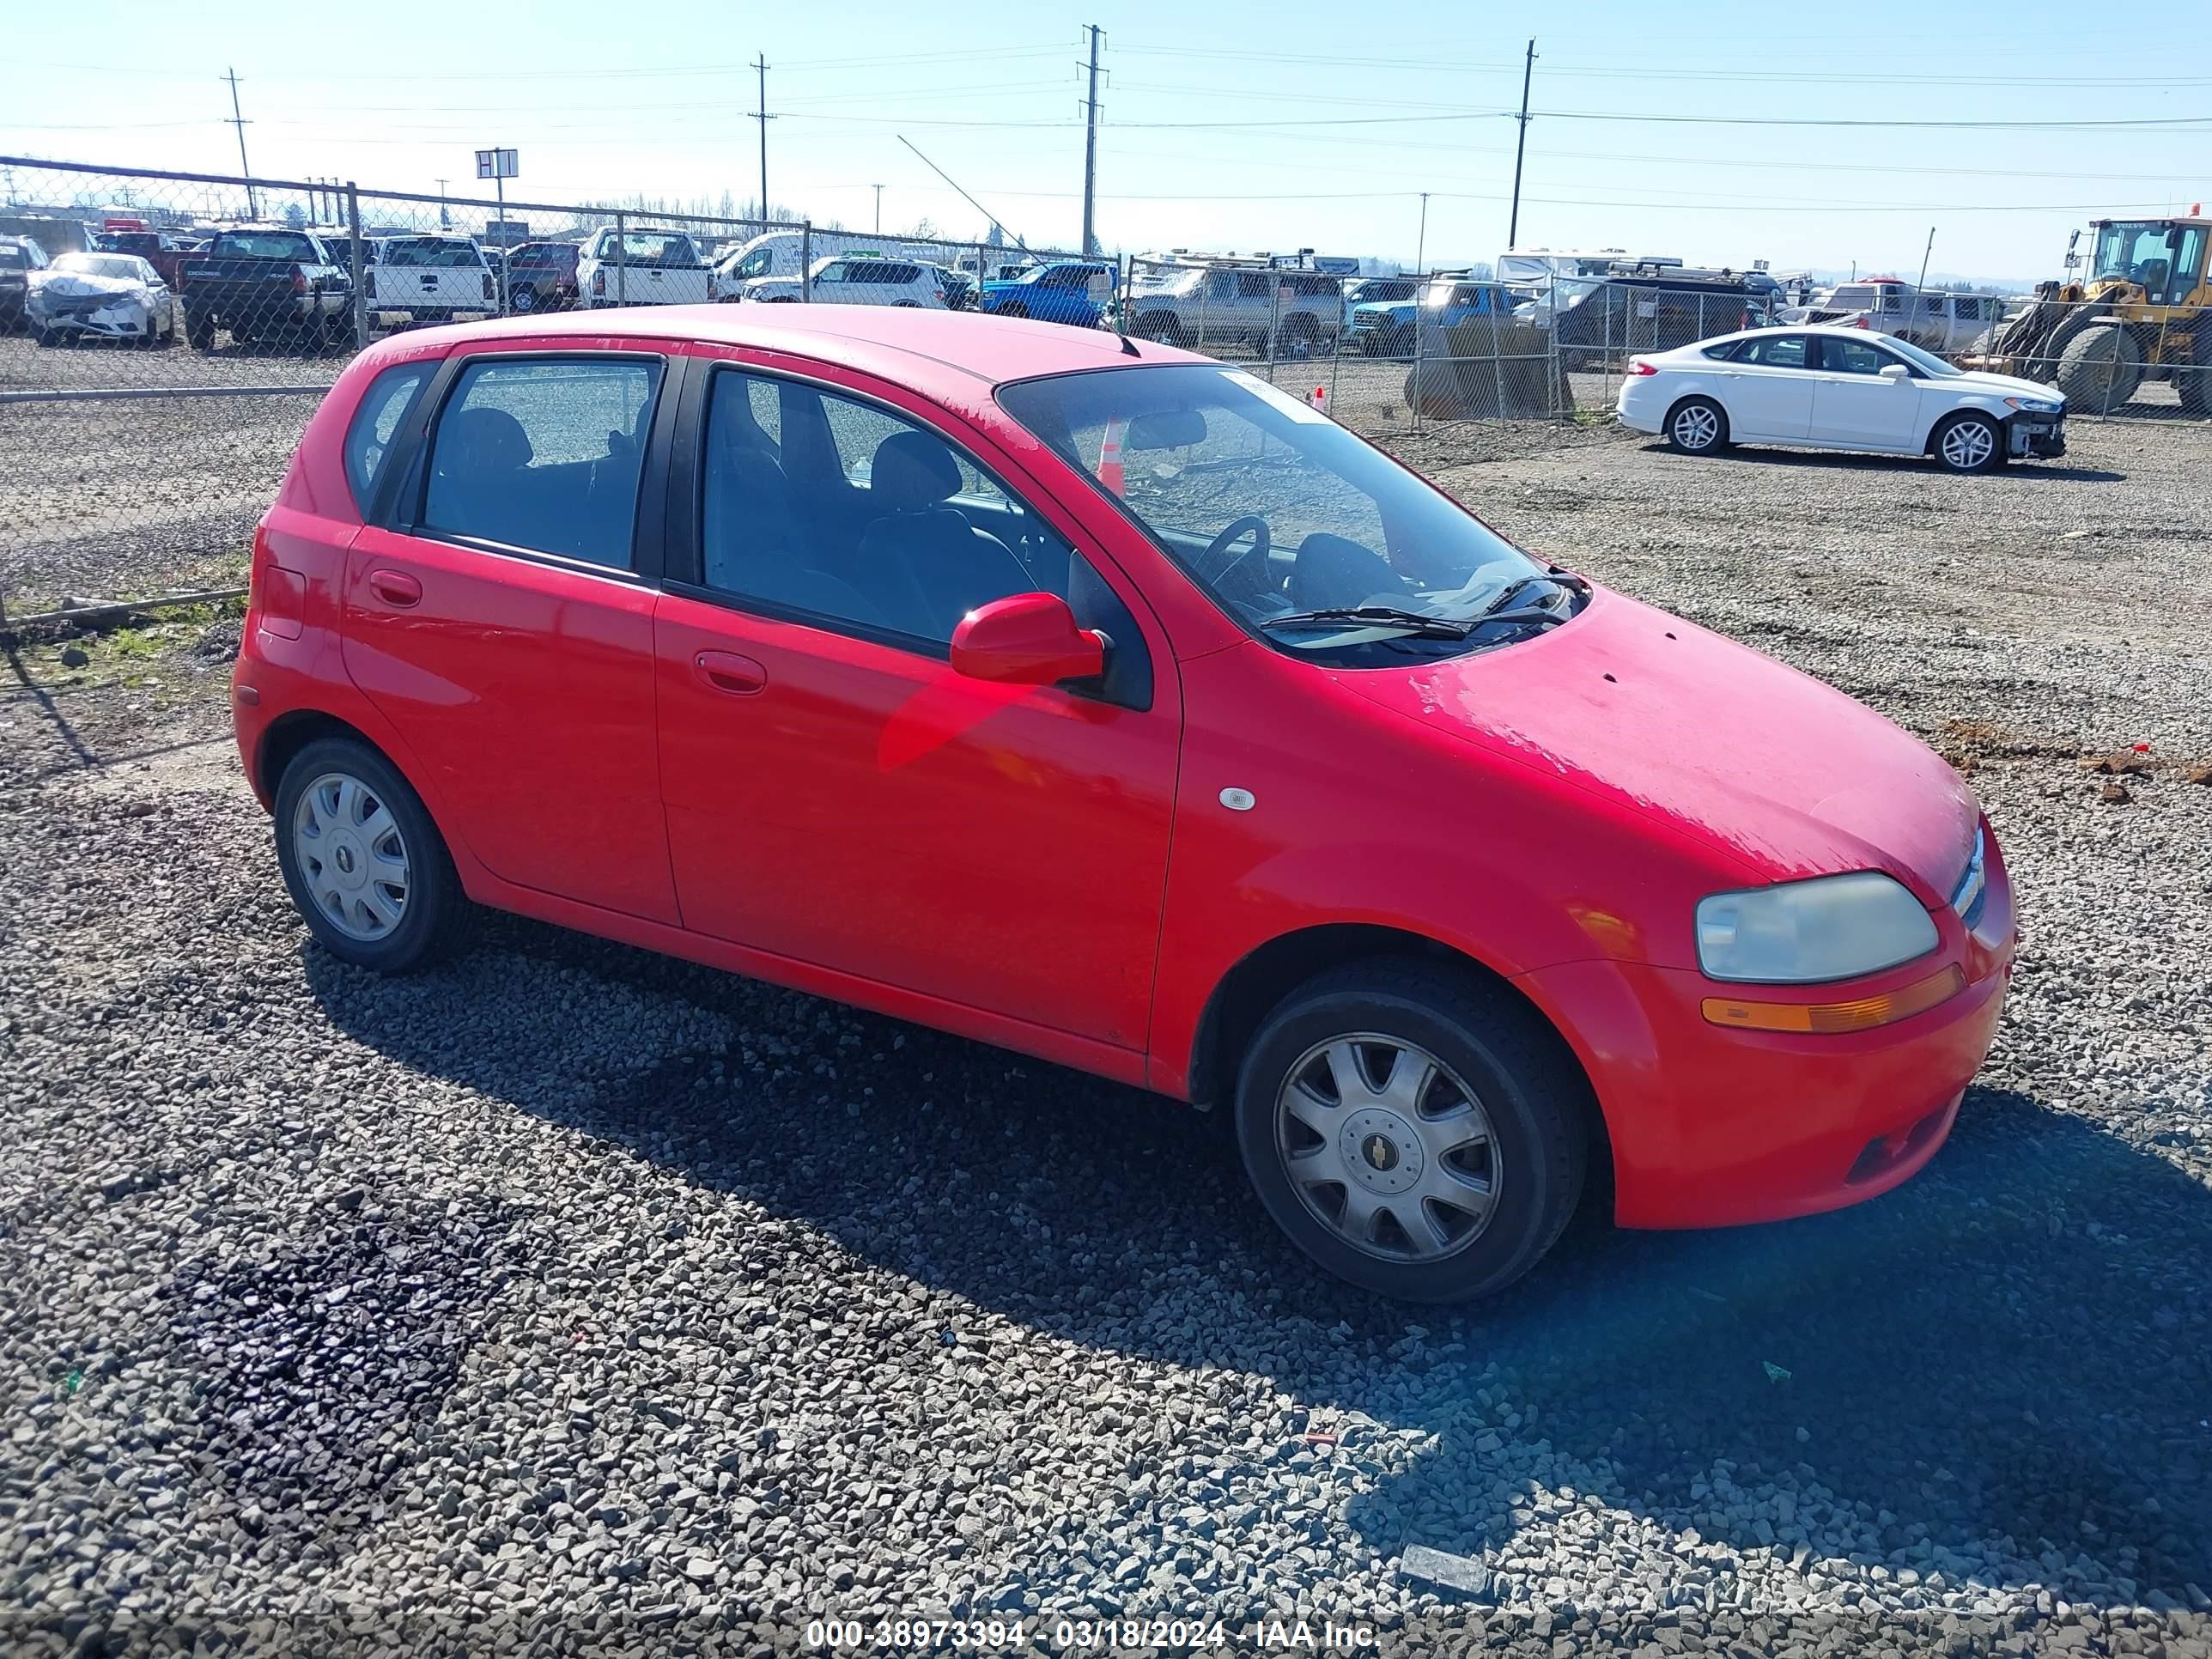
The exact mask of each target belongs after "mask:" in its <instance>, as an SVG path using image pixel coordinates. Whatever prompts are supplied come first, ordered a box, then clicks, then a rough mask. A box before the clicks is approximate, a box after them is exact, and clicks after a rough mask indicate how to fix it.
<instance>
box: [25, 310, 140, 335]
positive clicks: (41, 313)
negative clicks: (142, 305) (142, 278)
mask: <svg viewBox="0 0 2212 1659" xmlns="http://www.w3.org/2000/svg"><path fill="white" fill-rule="evenodd" d="M25 315H26V316H27V318H28V319H29V321H30V324H31V326H32V327H33V328H40V329H44V330H46V331H47V332H49V333H52V334H90V335H94V336H95V337H99V338H100V339H104V340H143V339H144V338H146V337H147V336H149V335H150V334H152V333H154V332H155V331H156V330H157V329H159V328H160V326H161V319H160V317H159V316H158V315H157V314H156V313H153V312H150V311H141V310H140V309H139V308H138V307H136V306H131V305H119V306H108V307H104V308H103V309H101V310H99V311H93V312H64V313H49V312H47V311H46V310H45V309H44V308H43V307H39V306H35V305H34V306H32V307H28V308H27V311H26V312H25Z"/></svg>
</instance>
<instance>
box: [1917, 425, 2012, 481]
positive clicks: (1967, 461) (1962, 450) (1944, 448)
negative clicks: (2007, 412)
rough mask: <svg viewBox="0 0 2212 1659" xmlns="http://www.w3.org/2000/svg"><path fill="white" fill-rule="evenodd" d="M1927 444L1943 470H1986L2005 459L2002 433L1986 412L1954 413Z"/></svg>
mask: <svg viewBox="0 0 2212 1659" xmlns="http://www.w3.org/2000/svg"><path fill="white" fill-rule="evenodd" d="M1930 447H1932V448H1933V449H1934V450H1935V452H1936V459H1937V460H1939V461H1941V462H1942V464H1943V465H1944V468H1945V470H1946V471H1952V472H1987V471H1990V470H1991V469H1992V468H1994V467H1996V465H1999V464H2000V463H2001V462H2002V461H2003V459H2004V453H2005V452H2004V432H2003V429H2002V428H2000V427H1999V426H1998V425H1997V423H1996V422H1995V421H1993V420H1991V419H1990V417H1989V416H1986V415H1972V414H1967V415H1954V416H1952V417H1951V418H1950V419H1949V420H1948V421H1946V422H1944V423H1943V425H1942V428H1940V429H1939V430H1938V431H1937V432H1936V441H1935V442H1934V444H1933V445H1931V446H1930Z"/></svg>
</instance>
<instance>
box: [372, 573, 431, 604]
mask: <svg viewBox="0 0 2212 1659" xmlns="http://www.w3.org/2000/svg"><path fill="white" fill-rule="evenodd" d="M368 591H369V592H372V593H374V594H375V595H376V597H377V598H378V599H382V600H383V601H384V602H385V603H386V605H398V606H400V607H401V608H402V609H403V610H404V608H405V607H407V606H409V605H420V604H421V603H422V583H420V582H418V581H416V580H415V579H414V577H412V576H410V575H409V574H407V573H406V572H405V571H404V570H372V571H370V572H369V573H368Z"/></svg>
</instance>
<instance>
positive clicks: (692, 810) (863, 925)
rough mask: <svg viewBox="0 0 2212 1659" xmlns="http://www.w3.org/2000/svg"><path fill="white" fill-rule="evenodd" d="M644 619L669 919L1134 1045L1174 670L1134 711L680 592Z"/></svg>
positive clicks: (1153, 896) (1162, 814) (1142, 1011)
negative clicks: (992, 680) (671, 882)
mask: <svg viewBox="0 0 2212 1659" xmlns="http://www.w3.org/2000/svg"><path fill="white" fill-rule="evenodd" d="M655 634H656V641H655V648H656V653H657V655H658V657H659V707H660V752H661V771H662V780H663V781H662V788H663V794H664V798H665V801H666V805H667V811H668V842H669V848H670V852H671V854H672V856H673V859H674V862H675V868H676V883H677V888H678V892H679V893H680V894H681V896H682V900H683V908H684V926H685V927H689V928H690V929H693V930H694V931H696V932H699V933H709V934H713V935H714V936H716V937H718V938H721V939H730V940H732V941H734V942H736V943H738V944H741V945H750V946H751V947H753V948H755V949H757V950H763V951H773V952H775V953H776V954H778V955H781V956H786V957H796V958H798V959H799V960H801V961H804V962H809V963H817V964H818V965H821V966H823V967H827V968H833V969H838V970H840V971H842V972H845V973H850V974H854V975H860V976H862V977H864V978H866V979H869V980H872V981H878V982H879V983H883V984H886V985H891V986H896V987H903V988H906V989H909V990H914V991H919V992H924V993H927V994H931V995H934V996H939V997H944V998H946V999H948V1000H951V1001H954V1002H959V1003H963V1004H966V1005H968V1006H971V1007H975V1008H980V1009H985V1010H988V1011H990V1012H995V1013H1000V1014H1003V1015H1006V1016H1009V1017H1011V1018H1017V1019H1021V1020H1024V1021H1028V1022H1030V1023H1031V1024H1038V1025H1044V1026H1048V1027H1051V1028H1052V1029H1054V1030H1060V1031H1066V1032H1072V1033H1074V1034H1077V1035H1079V1036H1088V1037H1092V1038H1095V1039H1097V1040H1099V1041H1102V1042H1110V1043H1115V1044H1119V1045H1121V1046H1122V1047H1124V1048H1132V1049H1140V1048H1142V1047H1143V1046H1144V1041H1145V1034H1146V1022H1147V1018H1148V1014H1149V1010H1150V1007H1151V1000H1152V972H1153V966H1154V958H1155V955H1156V952H1157V950H1158V938H1159V921H1160V898H1161V892H1162V888H1163V885H1164V881H1165V878H1166V871H1167V854H1168V829H1169V820H1170V812H1171V811H1172V807H1173V803H1174V792H1175V776H1176V746H1177V744H1178V742H1179V738H1180V730H1181V723H1182V722H1181V712H1180V709H1179V708H1178V707H1177V705H1176V700H1175V696H1174V691H1173V687H1172V684H1165V685H1164V686H1163V687H1162V688H1161V690H1160V691H1159V693H1158V696H1157V700H1156V702H1155V703H1154V706H1153V707H1152V708H1151V709H1150V710H1147V711H1146V712H1143V713H1138V712H1135V711H1133V710H1130V709H1127V708H1115V707H1112V706H1109V705H1108V704H1104V703H1101V702H1095V701H1092V700H1089V699H1085V698H1082V697H1078V696H1073V695H1071V694H1069V693H1067V692H1065V691H1061V690H1055V689H1050V688H1045V689H1039V688H1036V687H1020V686H1001V685H992V684H984V683H983V682H981V681H979V680H972V679H969V678H965V677H963V676H962V675H958V674H956V673H954V672H953V671H952V670H951V667H950V666H949V665H947V664H945V662H943V661H941V660H939V659H935V658H932V657H927V656H922V655H919V654H916V653H912V652H908V651H904V650H901V649H898V648H896V647H890V646H884V645H878V644H875V643H872V642H870V641H862V640H856V639H852V638H848V637H847V636H845V635H838V634H832V633H828V632H824V631H822V630H819V629H811V628H807V627H803V626H800V625H799V624H797V623H784V622H777V621H772V620H769V619H767V618H764V617H755V616H749V615H746V614H744V613H742V612H739V611H732V610H727V609H725V608H723V607H721V606H720V605H711V604H708V603H705V602H703V601H701V600H696V599H686V598H684V597H682V596H679V595H676V594H665V595H664V596H663V597H662V599H661V601H660V609H659V615H658V618H657V621H656V624H655ZM1163 678H1164V679H1165V678H1168V677H1166V676H1164V677H1163Z"/></svg>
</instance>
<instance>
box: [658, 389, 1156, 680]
mask: <svg viewBox="0 0 2212 1659" xmlns="http://www.w3.org/2000/svg"><path fill="white" fill-rule="evenodd" d="M720 374H750V375H752V376H754V377H755V378H756V379H758V380H769V381H775V382H789V383H790V384H792V385H794V386H805V387H808V388H809V389H811V391H813V392H816V393H817V394H819V393H824V392H826V393H828V394H829V396H831V397H836V398H849V399H850V400H851V401H853V402H854V403H857V404H866V405H867V406H868V407H870V408H872V409H876V410H881V411H882V412H883V413H884V414H886V415H888V416H891V417H892V418H893V419H894V420H898V421H902V422H906V423H907V424H908V425H909V426H912V427H915V428H919V429H920V430H921V431H924V432H927V433H929V434H930V435H933V437H935V438H937V439H938V440H939V441H941V442H943V443H945V444H946V445H947V446H949V447H951V449H952V450H953V451H954V452H955V453H957V454H958V455H959V456H961V457H962V458H963V459H965V460H966V461H967V463H968V465H969V466H971V467H973V468H974V469H975V471H976V473H977V474H978V475H979V476H980V477H983V478H985V479H987V480H988V481H989V482H990V483H991V484H992V485H993V486H994V488H996V489H997V490H998V491H999V493H1000V495H1004V496H1005V497H1006V499H1007V500H1008V501H1016V502H1018V503H1020V505H1021V507H1022V508H1023V510H1024V512H1026V513H1029V514H1030V516H1031V517H1032V518H1034V519H1035V520H1036V521H1037V522H1038V523H1039V524H1041V525H1042V526H1044V527H1045V528H1046V529H1048V530H1049V531H1051V532H1052V533H1053V534H1054V535H1055V536H1058V537H1060V539H1061V540H1063V541H1065V542H1066V544H1067V550H1068V556H1069V557H1070V558H1073V559H1081V560H1083V561H1084V562H1085V563H1086V564H1088V565H1090V566H1091V568H1092V570H1093V571H1094V572H1096V571H1097V568H1098V564H1099V561H1098V560H1097V559H1096V558H1093V557H1091V556H1090V555H1088V554H1086V553H1085V551H1084V550H1083V547H1082V545H1081V544H1080V542H1079V540H1078V538H1075V537H1073V536H1070V535H1068V534H1067V533H1066V532H1064V531H1062V530H1061V529H1060V526H1057V525H1055V524H1054V522H1053V521H1052V520H1051V519H1050V518H1049V517H1048V515H1047V514H1045V513H1043V512H1042V511H1041V510H1040V509H1039V508H1038V507H1036V504H1035V503H1034V502H1033V501H1030V497H1029V495H1027V494H1026V493H1024V492H1023V491H1021V490H1018V489H1012V488H1010V487H1009V486H1008V485H1007V483H1006V480H1005V479H1004V478H1002V477H1000V476H999V473H998V472H997V471H995V470H994V469H993V468H991V467H989V466H987V465H984V464H983V461H982V459H981V457H979V456H978V455H977V454H976V453H975V446H974V445H973V444H971V443H969V441H967V440H965V439H963V438H960V437H957V436H956V435H953V434H951V433H950V432H947V431H946V430H945V429H944V428H943V427H942V426H941V425H939V423H938V422H935V421H933V420H926V419H924V418H923V417H921V416H918V415H916V414H915V412H914V411H913V410H908V409H902V408H901V407H900V406H899V405H898V404H895V403H892V402H891V401H890V399H888V398H879V397H877V396H876V395H875V394H873V393H872V392H864V391H862V390H860V388H858V387H856V386H846V385H843V384H842V383H841V382H839V381H836V380H829V379H826V378H824V377H823V376H820V375H815V374H806V373H805V372H804V371H803V370H799V369H794V368H783V367H775V368H770V367H768V366H766V365H764V364H760V363H753V362H744V361H743V360H740V359H738V358H734V357H717V358H713V359H709V360H704V361H701V362H698V363H697V364H696V366H695V367H694V369H693V372H692V373H691V374H690V375H689V376H687V378H686V380H685V381H684V387H683V398H684V407H683V410H682V411H681V415H680V417H679V424H678V428H677V430H678V438H677V440H676V441H675V442H674V444H673V447H672V448H671V453H670V456H669V463H670V464H669V466H668V469H667V488H666V499H665V523H666V526H667V528H666V532H665V536H664V538H663V544H664V546H665V548H666V549H667V553H668V556H667V558H666V560H665V563H664V565H663V568H662V569H661V571H660V575H659V580H660V586H661V587H662V588H663V590H665V592H671V593H674V594H677V595H678V596H679V597H681V598H684V599H696V600H698V601H700V602H701V603H702V604H706V605H714V606H716V607H718V608H719V609H721V610H724V611H735V612H736V613H738V615H740V616H748V617H763V618H765V619H766V620H768V621H770V622H781V623H793V624H795V625H797V626H799V627H801V628H811V629H814V630H815V631H816V632H817V633H822V634H833V635H838V636H839V637H841V638H844V639H854V640H862V641H866V642H868V643H869V644H872V645H881V646H885V647H890V649H892V650H896V651H903V652H906V653H908V655H910V656H916V657H922V658H927V659H929V660H931V661H933V662H950V661H951V659H952V644H951V641H949V640H933V639H930V638H927V636H925V635H919V634H908V633H906V632H904V631H902V630H901V629H894V628H878V627H876V626H875V625H874V624H872V623H864V622H858V621H855V620H854V619H853V618H852V617H839V616H834V615H831V614H830V613H829V612H826V611H809V610H806V609H805V608H803V607H801V606H799V605H786V604H783V603H782V602H781V601H780V600H775V599H758V598H756V597H754V596H753V595H751V594H745V593H731V592H725V591H724V590H722V589H720V588H719V587H713V586H708V582H707V580H706V568H705V553H704V549H703V547H702V534H701V531H702V526H703V525H704V524H705V522H706V501H707V471H706V468H705V466H704V465H702V461H703V460H704V458H705V455H706V449H707V422H708V415H709V413H710V411H711V409H712V405H713V401H714V381H715V379H716V377H717V376H718V375H720ZM1063 510H1064V509H1063ZM1070 516H1073V515H1070ZM1098 580H1100V581H1101V582H1102V583H1104V584H1105V586H1107V588H1108V590H1109V592H1111V591H1113V584H1112V583H1111V582H1109V581H1107V580H1106V578H1105V576H1104V575H1103V574H1100V575H1099V576H1098ZM1124 580H1127V577H1126V575H1125V576H1124ZM1115 599H1116V600H1117V602H1118V603H1120V604H1121V606H1122V608H1123V609H1124V610H1126V611H1130V612H1131V615H1130V623H1131V626H1133V627H1134V628H1135V629H1137V630H1138V632H1139V634H1140V635H1141V634H1142V633H1143V631H1144V623H1142V622H1141V621H1139V619H1138V618H1137V617H1136V616H1135V614H1134V611H1133V607H1131V606H1130V605H1129V604H1128V602H1127V600H1126V599H1121V597H1120V595H1119V594H1118V593H1116V594H1115ZM1163 634H1164V630H1163ZM1138 648H1139V652H1140V653H1142V657H1143V659H1144V662H1145V665H1146V678H1145V684H1144V685H1143V686H1142V687H1141V688H1140V689H1139V691H1138V692H1137V693H1136V694H1134V695H1133V696H1122V697H1116V698H1112V699H1108V698H1104V697H1102V696H1100V695H1099V694H1098V693H1097V691H1095V690H1089V689H1086V688H1085V687H1082V686H1079V685H1076V684H1073V683H1070V684H1062V685H1058V686H1053V687H1047V688H1042V689H1046V690H1058V691H1061V692H1064V693H1066V695H1068V696H1075V697H1081V698H1084V699H1085V700H1086V701H1089V702H1105V701H1111V702H1114V703H1115V706H1116V707H1122V708H1130V709H1132V710H1133V711H1135V712H1139V713H1141V712H1143V711H1145V710H1147V709H1150V708H1152V702H1153V685H1152V678H1153V674H1154V672H1155V671H1154V670H1153V669H1152V655H1153V653H1152V644H1151V641H1142V642H1140V644H1139V647H1138Z"/></svg>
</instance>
